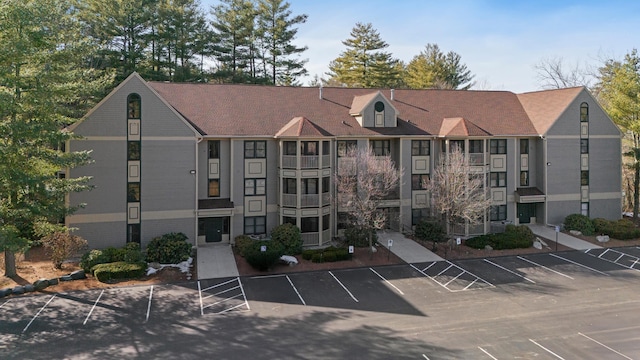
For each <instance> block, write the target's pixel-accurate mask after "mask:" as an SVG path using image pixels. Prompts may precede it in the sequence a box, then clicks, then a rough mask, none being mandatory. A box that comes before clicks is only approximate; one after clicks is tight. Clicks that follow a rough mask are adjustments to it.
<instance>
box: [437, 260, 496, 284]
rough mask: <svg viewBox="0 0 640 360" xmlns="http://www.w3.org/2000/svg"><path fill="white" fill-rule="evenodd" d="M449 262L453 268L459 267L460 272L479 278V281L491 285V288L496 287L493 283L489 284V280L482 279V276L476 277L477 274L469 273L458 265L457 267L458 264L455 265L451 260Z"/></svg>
mask: <svg viewBox="0 0 640 360" xmlns="http://www.w3.org/2000/svg"><path fill="white" fill-rule="evenodd" d="M447 262H448V263H449V264H451V265H453V266H455V267H457V268H458V269H460V270H462V271H464V272H466V273H467V274H469V275H471V276H474V277H477V278H478V280H480V281H482V282H483V283H485V284H487V285H489V286H491V287H495V285H493V284H492V283H490V282H488V281H487V280H485V279H483V278H481V277H480V276H478V275H476V274H474V273H472V272H469V271H467V270H465V269H463V268H461V267H460V266H458V265H456V264H454V263H452V262H450V261H449V260H447Z"/></svg>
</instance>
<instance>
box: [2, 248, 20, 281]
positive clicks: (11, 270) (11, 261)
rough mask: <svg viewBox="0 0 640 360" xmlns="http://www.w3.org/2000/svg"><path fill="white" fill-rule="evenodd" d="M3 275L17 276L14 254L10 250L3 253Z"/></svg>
mask: <svg viewBox="0 0 640 360" xmlns="http://www.w3.org/2000/svg"><path fill="white" fill-rule="evenodd" d="M4 275H5V276H6V277H14V276H16V275H18V273H17V271H16V254H14V253H13V251H11V250H5V251H4Z"/></svg>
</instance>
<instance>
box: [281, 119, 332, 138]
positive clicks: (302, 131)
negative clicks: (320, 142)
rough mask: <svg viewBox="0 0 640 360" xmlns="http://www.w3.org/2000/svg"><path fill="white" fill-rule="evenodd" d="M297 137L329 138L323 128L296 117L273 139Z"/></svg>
mask: <svg viewBox="0 0 640 360" xmlns="http://www.w3.org/2000/svg"><path fill="white" fill-rule="evenodd" d="M289 136H291V137H299V136H310V137H317V136H331V134H330V133H328V132H327V131H325V130H324V129H323V128H321V127H319V126H318V125H316V124H314V123H313V121H311V120H309V119H307V118H305V117H303V116H297V117H294V118H293V119H291V120H290V121H289V122H288V123H287V124H286V125H285V126H283V127H282V128H281V129H280V130H279V131H278V132H277V133H276V134H275V136H274V137H276V138H278V137H289Z"/></svg>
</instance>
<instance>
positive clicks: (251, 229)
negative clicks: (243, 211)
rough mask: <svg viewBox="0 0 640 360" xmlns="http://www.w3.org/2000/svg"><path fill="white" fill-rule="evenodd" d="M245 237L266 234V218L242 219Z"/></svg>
mask: <svg viewBox="0 0 640 360" xmlns="http://www.w3.org/2000/svg"><path fill="white" fill-rule="evenodd" d="M244 233H245V235H257V234H266V233H267V218H266V217H265V216H252V217H246V218H244Z"/></svg>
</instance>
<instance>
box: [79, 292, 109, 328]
mask: <svg viewBox="0 0 640 360" xmlns="http://www.w3.org/2000/svg"><path fill="white" fill-rule="evenodd" d="M102 294H104V289H102V291H100V295H98V298H97V299H96V302H94V303H93V306H92V307H91V310H89V313H88V314H87V317H86V318H85V319H84V322H83V323H82V325H87V321H89V318H90V317H91V314H92V313H93V310H94V309H95V308H96V306H97V305H98V302H99V301H100V298H101V297H102Z"/></svg>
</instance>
